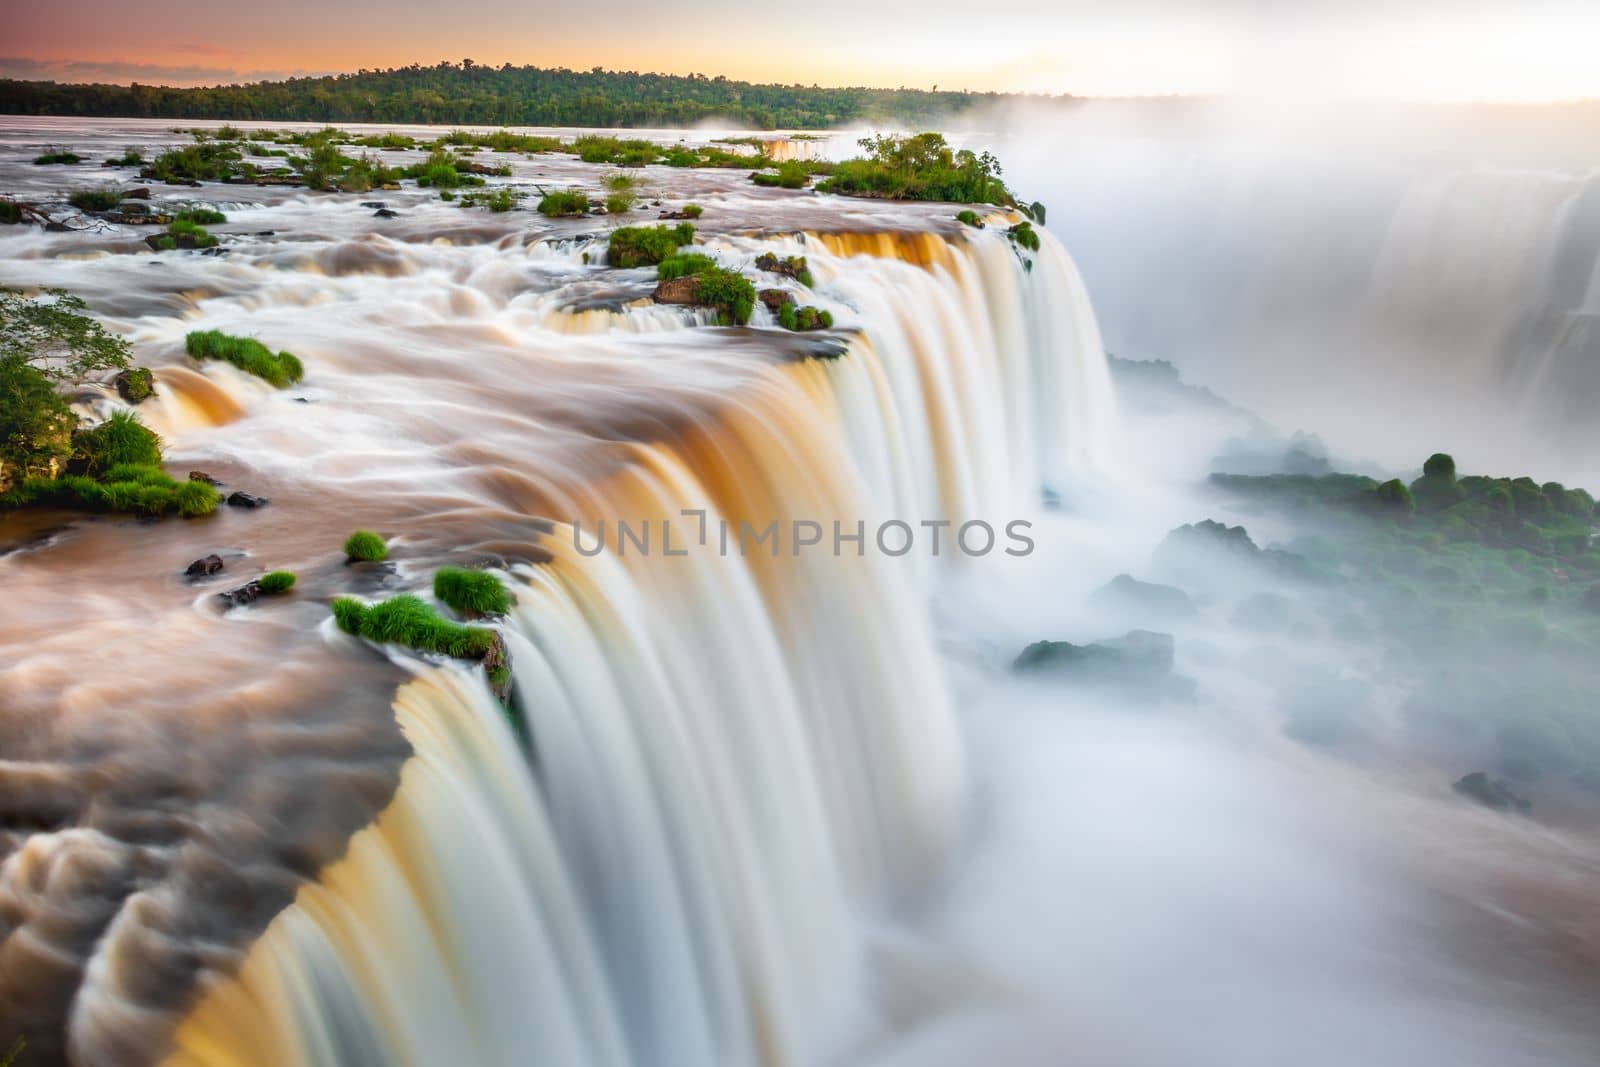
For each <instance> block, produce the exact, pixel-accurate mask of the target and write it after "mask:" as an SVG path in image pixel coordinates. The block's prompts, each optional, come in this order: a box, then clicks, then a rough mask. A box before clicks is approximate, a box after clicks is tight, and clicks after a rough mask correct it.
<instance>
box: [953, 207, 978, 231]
mask: <svg viewBox="0 0 1600 1067" xmlns="http://www.w3.org/2000/svg"><path fill="white" fill-rule="evenodd" d="M956 221H957V222H959V223H961V224H962V225H963V226H971V227H973V228H974V229H978V230H981V229H983V220H982V219H980V218H978V213H977V212H976V211H973V210H972V209H971V208H963V209H962V210H960V211H958V212H956Z"/></svg>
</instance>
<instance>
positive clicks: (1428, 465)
mask: <svg viewBox="0 0 1600 1067" xmlns="http://www.w3.org/2000/svg"><path fill="white" fill-rule="evenodd" d="M1422 473H1423V474H1425V475H1427V476H1428V477H1429V478H1449V479H1450V480H1451V481H1454V480H1455V477H1456V461H1455V458H1454V457H1453V456H1450V455H1448V454H1447V453H1444V452H1435V453H1434V454H1433V455H1431V456H1429V457H1428V459H1427V461H1426V462H1425V463H1423V464H1422Z"/></svg>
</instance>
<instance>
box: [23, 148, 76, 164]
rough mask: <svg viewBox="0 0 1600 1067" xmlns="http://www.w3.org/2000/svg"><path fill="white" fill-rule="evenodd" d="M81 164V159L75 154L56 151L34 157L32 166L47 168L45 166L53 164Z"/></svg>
mask: <svg viewBox="0 0 1600 1067" xmlns="http://www.w3.org/2000/svg"><path fill="white" fill-rule="evenodd" d="M81 162H83V157H82V156H80V155H78V154H77V153H75V152H65V151H62V150H60V149H57V150H56V151H54V152H46V153H45V154H44V155H42V156H35V157H34V160H33V165H34V166H36V167H47V166H50V165H51V164H53V163H81Z"/></svg>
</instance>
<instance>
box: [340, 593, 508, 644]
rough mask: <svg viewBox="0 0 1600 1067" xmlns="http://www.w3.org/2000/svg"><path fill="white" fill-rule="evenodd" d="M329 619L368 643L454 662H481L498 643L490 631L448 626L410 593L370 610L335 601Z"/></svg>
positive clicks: (357, 603) (346, 599)
mask: <svg viewBox="0 0 1600 1067" xmlns="http://www.w3.org/2000/svg"><path fill="white" fill-rule="evenodd" d="M333 617H334V620H335V622H337V623H338V625H339V628H340V629H342V630H344V631H345V632H346V633H349V634H354V635H356V636H359V637H364V638H366V639H367V640H369V641H376V642H379V643H380V644H394V645H403V646H405V647H406V648H410V649H415V650H416V651H418V652H432V653H435V654H437V655H441V656H452V657H455V658H457V659H474V660H481V659H483V658H484V657H485V656H486V655H488V654H489V651H490V649H492V648H494V647H495V646H496V645H497V644H498V643H499V637H498V635H497V634H496V633H495V632H494V631H493V630H490V629H488V628H486V627H483V626H463V625H461V624H460V623H456V622H451V621H450V620H449V619H446V618H443V617H442V616H440V615H439V613H438V612H436V611H434V610H433V609H432V608H431V607H429V606H428V605H427V604H426V603H425V602H423V601H422V599H421V598H419V597H416V596H412V595H411V594H410V593H401V594H400V595H399V596H393V597H390V598H389V599H388V600H383V601H380V602H378V603H376V604H372V605H370V606H368V605H364V604H362V603H361V602H360V601H357V600H354V599H352V598H350V597H339V598H338V599H336V600H335V601H334V602H333Z"/></svg>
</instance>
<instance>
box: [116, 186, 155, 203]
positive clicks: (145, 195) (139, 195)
mask: <svg viewBox="0 0 1600 1067" xmlns="http://www.w3.org/2000/svg"><path fill="white" fill-rule="evenodd" d="M122 199H124V200H149V199H150V187H149V186H148V185H135V186H134V187H133V188H131V189H124V190H122Z"/></svg>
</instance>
